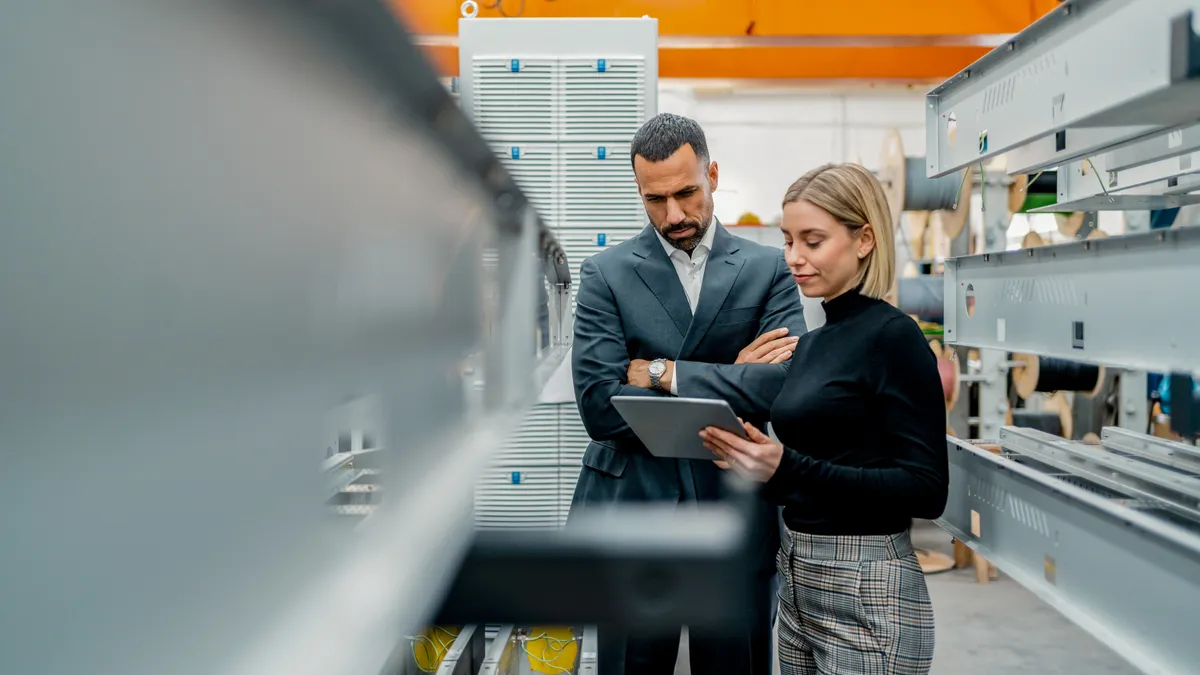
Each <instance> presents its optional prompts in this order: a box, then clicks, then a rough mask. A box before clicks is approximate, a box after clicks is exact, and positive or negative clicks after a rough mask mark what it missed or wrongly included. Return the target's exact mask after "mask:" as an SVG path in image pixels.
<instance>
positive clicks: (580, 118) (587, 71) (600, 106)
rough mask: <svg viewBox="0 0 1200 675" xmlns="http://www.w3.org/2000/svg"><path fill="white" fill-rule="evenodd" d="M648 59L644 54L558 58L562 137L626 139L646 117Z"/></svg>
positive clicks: (576, 138) (565, 138)
mask: <svg viewBox="0 0 1200 675" xmlns="http://www.w3.org/2000/svg"><path fill="white" fill-rule="evenodd" d="M645 87H646V61H645V59H643V58H641V57H618V58H611V57H603V56H600V57H597V58H564V59H561V60H560V61H559V85H558V91H559V96H560V100H561V103H560V110H561V114H560V117H559V122H560V124H561V137H562V138H563V139H564V140H594V141H601V140H625V139H628V138H630V137H632V136H633V134H634V132H636V131H637V130H638V127H640V126H641V125H642V122H643V121H645V119H646V96H645Z"/></svg>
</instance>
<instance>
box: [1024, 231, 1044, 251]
mask: <svg viewBox="0 0 1200 675" xmlns="http://www.w3.org/2000/svg"><path fill="white" fill-rule="evenodd" d="M1045 245H1046V240H1045V239H1043V238H1042V235H1040V234H1038V233H1037V232H1034V231H1033V230H1030V231H1028V232H1026V233H1025V236H1024V237H1022V238H1021V248H1037V247H1039V246H1045Z"/></svg>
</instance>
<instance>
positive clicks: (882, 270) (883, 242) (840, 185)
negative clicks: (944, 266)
mask: <svg viewBox="0 0 1200 675" xmlns="http://www.w3.org/2000/svg"><path fill="white" fill-rule="evenodd" d="M802 199H803V200H804V201H807V202H811V203H812V204H814V205H816V206H817V207H819V208H821V209H822V210H824V211H825V212H826V213H828V214H829V215H831V216H833V217H834V218H835V219H836V220H837V221H838V222H840V223H842V224H843V225H845V226H846V227H847V228H849V229H850V234H851V236H854V237H857V236H858V235H859V234H860V233H861V232H862V228H863V227H864V226H865V225H870V226H871V230H872V231H873V232H874V234H875V247H874V248H872V249H871V252H870V253H868V254H867V256H866V257H865V258H864V259H863V260H862V262H861V263H860V264H859V266H858V278H857V279H855V286H861V288H862V290H861V293H862V294H863V295H866V296H869V297H872V298H883V297H884V296H885V295H887V294H888V292H889V291H890V290H891V288H892V277H893V276H895V270H896V241H895V234H894V233H893V232H892V215H891V210H890V209H889V208H888V203H887V195H885V194H884V192H883V186H882V185H880V184H879V180H878V179H876V178H875V174H873V173H871V172H870V171H868V170H866V169H865V168H863V167H862V166H859V165H858V164H826V165H824V166H819V167H817V168H815V169H813V170H812V171H809V172H808V173H806V174H804V175H803V176H801V177H800V178H799V179H797V180H796V182H795V183H792V185H791V187H789V188H788V189H787V192H785V193H784V195H783V205H784V206H787V205H788V204H791V203H794V202H798V201H800V200H802Z"/></svg>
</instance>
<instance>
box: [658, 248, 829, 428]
mask: <svg viewBox="0 0 1200 675" xmlns="http://www.w3.org/2000/svg"><path fill="white" fill-rule="evenodd" d="M775 264H776V268H775V277H774V279H773V281H772V282H771V290H770V297H769V298H768V300H767V305H766V309H765V310H764V311H763V315H762V318H761V319H760V320H759V324H758V334H759V335H762V334H763V333H765V332H767V331H771V330H775V329H776V328H787V329H788V335H795V336H800V335H803V334H804V333H805V330H806V328H805V325H804V306H803V305H801V304H800V291H799V290H798V289H797V288H796V280H795V279H793V278H792V274H791V272H789V271H788V268H787V265H786V264H784V262H783V256H782V255H780V256H779V257H778V259H777V260H776V263H775ZM742 346H744V345H742ZM789 366H790V362H789V361H784V362H783V363H780V364H767V363H743V364H737V365H734V364H728V363H700V362H697V361H676V362H675V380H676V382H678V387H677V389H678V395H679V396H683V397H688V398H719V399H723V400H725V401H728V402H729V405H730V407H732V408H733V410H734V412H736V413H738V414H739V415H742V416H743V417H745V416H750V417H763V416H765V415H767V414H768V413H770V411H771V404H773V403H774V402H775V397H776V396H777V395H778V394H779V390H780V389H782V388H783V382H784V380H785V379H786V378H787V373H788V368H789Z"/></svg>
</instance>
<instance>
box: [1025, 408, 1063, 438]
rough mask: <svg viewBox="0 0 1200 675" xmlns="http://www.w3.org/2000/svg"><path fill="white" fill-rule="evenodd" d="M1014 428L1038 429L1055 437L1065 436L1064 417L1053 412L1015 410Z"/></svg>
mask: <svg viewBox="0 0 1200 675" xmlns="http://www.w3.org/2000/svg"><path fill="white" fill-rule="evenodd" d="M1012 421H1013V426H1016V427H1022V428H1025V429H1037V430H1038V431H1044V432H1046V433H1048V434H1052V435H1054V436H1064V437H1065V435H1064V434H1063V423H1062V417H1060V416H1059V414H1058V413H1057V412H1054V411H1052V410H1014V411H1012Z"/></svg>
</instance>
